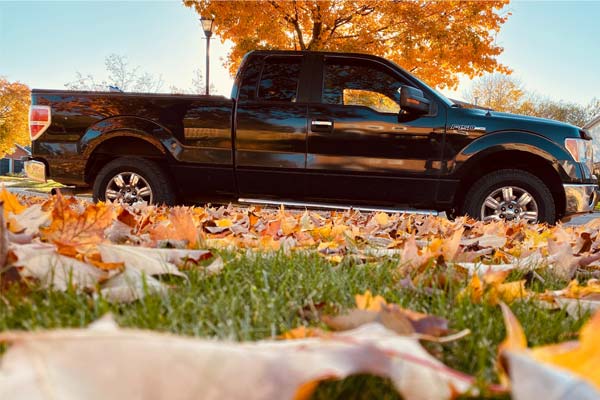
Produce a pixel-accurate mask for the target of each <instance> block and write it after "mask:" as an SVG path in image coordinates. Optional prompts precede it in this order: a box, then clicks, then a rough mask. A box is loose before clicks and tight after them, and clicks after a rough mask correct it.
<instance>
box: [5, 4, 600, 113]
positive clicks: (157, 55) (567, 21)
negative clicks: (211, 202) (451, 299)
mask: <svg viewBox="0 0 600 400" xmlns="http://www.w3.org/2000/svg"><path fill="white" fill-rule="evenodd" d="M508 10H510V11H511V12H512V14H513V15H512V16H511V17H510V18H509V20H508V22H507V23H506V24H505V25H504V27H503V28H502V31H501V32H500V34H499V35H498V37H497V42H498V43H499V44H500V45H502V46H503V47H504V48H505V52H504V53H503V54H502V55H501V56H500V60H501V61H502V62H503V63H505V64H506V65H508V66H509V67H511V68H512V69H513V70H514V74H515V76H517V77H518V78H520V79H521V80H522V82H523V83H524V84H525V85H526V86H527V88H529V89H531V90H534V91H536V92H538V93H540V94H542V95H547V96H549V97H551V98H554V99H557V100H558V99H563V100H566V101H573V102H579V103H587V102H588V101H589V100H591V99H592V98H593V97H600V1H538V2H533V1H513V2H512V3H511V4H510V6H509V7H508ZM217 17H218V16H217ZM204 43H205V41H204V36H203V33H202V31H201V29H200V27H199V23H198V16H197V14H196V13H195V12H193V11H192V10H190V9H188V8H186V7H184V6H183V5H182V4H181V2H180V1H179V0H165V1H130V2H124V1H117V2H107V1H70V2H64V1H62V2H61V1H38V2H32V1H25V0H21V1H12V2H11V1H3V0H0V75H4V76H6V77H8V79H10V80H19V81H21V82H24V83H26V84H28V85H29V86H31V87H35V88H60V89H62V88H64V83H66V82H68V81H71V80H73V79H74V78H75V73H76V71H80V72H82V73H84V74H87V73H90V74H93V75H95V76H98V77H100V78H101V77H103V76H104V75H105V73H104V63H103V61H104V58H105V57H106V56H107V55H108V54H110V53H118V54H123V55H127V56H128V58H129V61H130V63H131V64H132V65H139V66H141V68H142V69H143V70H146V71H148V72H151V73H155V74H161V75H162V77H163V79H164V81H165V85H164V90H165V91H166V90H168V87H169V86H170V85H175V86H178V87H189V86H191V80H192V75H193V70H194V69H196V68H201V69H202V70H203V69H204V46H205V44H204ZM226 51H227V46H224V45H221V44H220V42H219V40H213V42H212V48H211V55H212V56H213V63H212V64H211V77H213V79H211V81H212V83H213V84H214V85H215V87H216V89H217V92H218V93H220V94H225V95H228V94H229V90H230V85H231V78H230V77H229V75H228V73H227V71H226V70H225V68H223V67H222V62H221V61H220V60H219V57H224V55H225V54H226ZM468 86H469V82H468V80H463V83H462V84H461V87H460V88H459V90H458V96H459V97H460V93H461V92H462V91H463V90H464V89H465V88H467V87H468ZM455 95H456V94H455Z"/></svg>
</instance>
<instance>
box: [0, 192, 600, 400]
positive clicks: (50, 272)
mask: <svg viewBox="0 0 600 400" xmlns="http://www.w3.org/2000/svg"><path fill="white" fill-rule="evenodd" d="M0 202H1V203H0V284H1V285H0V287H2V286H3V285H6V284H10V283H12V281H22V282H25V283H27V284H30V283H33V284H39V285H40V287H42V288H47V289H50V290H62V291H64V290H68V289H70V288H74V289H76V290H79V291H83V292H86V293H89V294H90V295H92V296H101V297H103V298H105V299H107V300H109V301H112V302H132V301H135V300H137V299H140V298H142V297H143V296H145V295H147V294H149V293H152V294H166V293H167V292H168V291H169V290H170V289H169V287H170V286H169V285H167V284H166V283H165V281H164V280H163V279H162V278H161V276H164V275H169V276H172V277H174V278H173V279H174V280H181V282H183V284H185V282H186V281H187V279H188V275H187V273H186V271H187V270H191V269H195V270H198V271H202V273H204V274H206V276H210V275H213V274H218V273H219V272H221V271H222V269H223V268H226V265H225V262H224V261H223V259H221V257H219V255H218V253H219V252H220V251H222V250H229V251H233V252H237V253H240V252H243V253H246V254H250V255H257V256H263V255H264V254H265V253H267V252H273V251H281V252H286V253H287V252H314V253H316V254H318V255H320V256H321V257H324V258H325V259H327V260H329V261H331V263H332V264H333V265H336V264H342V265H344V263H347V264H349V265H360V264H368V263H372V262H377V261H380V260H381V259H382V258H385V259H388V260H393V262H394V263H395V264H394V266H393V267H392V268H394V273H395V276H396V277H397V280H398V284H399V285H400V286H401V287H403V288H406V289H407V290H419V291H441V290H443V289H442V287H443V283H444V282H445V281H447V280H458V281H460V282H461V284H462V285H463V286H462V287H463V289H462V290H461V291H460V293H458V295H457V298H458V299H459V300H464V301H471V302H473V303H487V304H491V305H496V304H500V305H501V306H502V307H503V310H504V315H505V318H506V326H507V330H508V335H507V339H506V341H505V343H504V344H503V345H502V347H501V349H500V354H499V360H500V365H502V367H503V368H504V369H505V370H506V371H507V373H508V374H509V375H510V377H511V378H512V379H511V380H510V382H511V384H512V390H513V395H514V396H516V398H529V397H527V396H529V395H536V396H537V393H536V392H532V391H531V387H528V386H527V383H526V382H525V383H524V379H522V378H519V376H521V374H525V373H526V372H527V371H530V373H531V374H535V376H536V378H535V379H538V381H537V382H538V384H539V382H543V381H545V380H548V381H552V380H553V379H554V384H555V387H551V386H550V385H549V386H548V387H547V389H548V390H549V391H550V390H557V391H560V390H561V388H562V389H564V388H566V387H569V385H576V386H575V387H576V389H575V390H577V392H576V393H578V394H579V393H581V396H582V397H581V398H584V397H583V396H588V395H590V396H591V395H597V394H598V393H597V390H598V389H599V388H600V377H599V376H598V372H597V371H598V369H597V368H596V369H594V368H592V367H591V365H592V364H594V363H595V364H594V365H597V362H599V361H600V359H598V351H597V348H598V346H597V345H596V344H597V343H596V342H597V340H595V339H594V335H593V334H592V332H593V330H597V329H598V328H599V327H600V325H599V321H600V312H599V313H596V315H595V317H594V318H593V319H592V320H590V322H589V323H588V325H586V327H584V329H583V330H582V332H581V336H580V340H579V341H578V342H572V343H566V344H560V345H555V346H545V347H536V348H533V349H527V346H526V339H525V336H524V333H523V331H522V329H521V328H520V325H519V324H518V322H517V321H516V318H515V317H514V316H512V314H511V313H510V310H509V309H508V307H507V306H505V305H504V304H505V303H511V302H514V301H518V300H522V299H527V300H531V301H535V302H537V303H538V304H540V305H542V306H543V307H547V308H566V310H567V311H568V312H569V313H571V314H573V315H579V314H581V313H582V312H587V311H590V310H591V311H593V310H595V309H597V308H600V281H599V280H598V278H600V220H593V221H591V222H589V223H588V224H586V225H583V226H577V227H575V226H563V225H560V224H558V225H556V226H553V227H549V226H547V225H543V224H539V225H532V224H527V223H525V222H522V223H504V222H485V223H484V222H478V221H475V220H472V219H469V218H466V217H460V218H456V219H455V220H448V219H445V218H439V217H432V216H412V215H400V214H386V213H383V212H375V213H361V212H359V211H355V210H348V211H343V212H334V211H329V212H324V211H309V210H286V209H284V208H283V207H282V208H279V209H275V208H260V207H237V206H233V205H230V206H223V207H210V206H207V207H171V208H169V207H157V206H145V205H136V206H126V205H119V204H111V203H97V204H92V203H89V202H85V201H81V200H77V199H75V198H66V197H64V196H62V195H61V194H60V193H59V194H57V195H55V196H52V197H48V198H26V197H16V196H14V195H13V194H11V193H9V192H8V191H6V190H4V189H3V190H2V191H1V192H0ZM514 277H516V278H514ZM544 279H558V280H563V281H570V283H569V284H568V285H567V286H566V287H564V288H563V289H561V290H546V291H545V292H536V291H534V290H533V289H532V288H531V287H532V286H531V285H530V282H531V281H532V280H533V281H535V280H539V281H540V282H542V281H543V280H544ZM580 282H581V283H580ZM312 318H313V319H314V321H315V322H316V324H315V325H314V326H311V327H309V326H300V327H298V328H296V329H293V330H291V331H288V332H285V333H283V334H282V335H281V336H280V339H293V340H266V341H261V342H256V343H246V344H239V343H229V342H217V341H208V340H200V339H187V338H181V337H176V336H172V335H163V334H158V333H151V332H144V331H136V330H121V329H119V328H118V327H116V325H115V324H114V323H112V322H106V321H103V322H99V323H97V324H95V325H94V326H93V327H91V328H90V329H87V330H59V331H49V332H38V333H25V332H4V333H0V341H4V342H8V343H11V346H10V347H9V350H8V351H7V353H6V354H5V356H4V357H3V362H2V364H1V365H2V369H0V398H11V399H21V398H22V399H46V398H83V397H86V398H133V397H136V396H139V395H140V393H146V394H147V396H143V397H144V398H181V399H187V398H206V399H211V398H215V399H221V398H232V399H234V398H240V399H241V398H244V399H252V398H255V399H279V398H307V397H308V396H310V394H311V393H312V392H313V390H314V389H315V388H316V385H317V384H318V382H320V381H323V380H326V379H339V378H343V377H346V376H348V375H351V374H356V373H370V374H375V375H380V376H385V377H388V378H390V380H391V381H392V382H393V384H394V386H395V387H396V389H397V390H398V392H399V393H400V394H401V395H402V396H404V397H405V398H408V399H445V398H451V397H454V396H456V395H458V394H476V391H475V389H474V387H475V378H473V377H471V376H467V375H465V374H462V373H460V372H458V371H455V370H452V369H451V368H449V367H447V366H446V365H444V364H443V363H441V362H440V361H439V360H437V359H436V358H435V357H434V356H432V355H431V354H429V353H428V352H427V351H426V350H425V348H424V347H422V346H421V343H420V341H423V340H425V341H430V342H435V343H445V342H448V341H455V340H460V339H461V338H462V337H464V336H465V335H468V334H469V332H468V331H460V332H456V331H455V330H453V329H452V327H451V326H449V323H448V321H447V320H445V319H443V318H439V317H436V316H432V315H428V314H423V313H419V312H415V311H412V310H408V309H405V308H402V307H400V306H399V305H397V304H390V303H388V302H386V301H385V299H384V298H383V297H381V296H378V295H373V294H372V293H371V292H369V291H367V292H365V293H364V294H358V295H356V307H355V308H353V309H351V310H348V311H347V312H342V313H336V312H334V313H331V315H330V314H326V313H324V312H323V313H321V312H316V313H315V315H313V316H312ZM317 325H318V327H317ZM592 349H593V351H592ZM582 352H586V355H585V357H584V356H583V355H582ZM588 353H589V354H588ZM588 357H589V358H588ZM106 359H112V360H116V361H115V362H111V368H106V364H105V360H106ZM42 360H43V361H42ZM173 360H177V362H176V363H173ZM223 360H227V362H223ZM532 365H533V366H532ZM150 369H152V371H150ZM556 369H557V370H556ZM157 370H158V371H163V372H164V374H167V375H168V377H169V378H168V379H167V378H165V379H148V377H149V376H151V375H152V374H155V373H156V371H157ZM565 370H567V371H570V372H567V373H565V372H564V371H565ZM557 371H558V372H557ZM161 374H162V372H161ZM167 375H165V376H167ZM231 376H235V377H236V384H235V385H231V384H228V382H229V381H230V379H231ZM556 377H558V378H556ZM555 378H556V379H555ZM77 382H85V385H78V384H76V383H77ZM119 382H127V383H126V384H121V383H119ZM255 382H261V385H259V386H257V385H252V384H253V383H255ZM573 382H576V383H573ZM251 385H252V386H253V387H254V388H255V390H253V391H252V392H248V391H247V390H246V389H247V387H250V386H251ZM100 388H102V390H101V389H100ZM505 389H506V386H505V387H500V388H498V387H493V386H490V387H489V390H492V391H494V390H496V391H502V390H505ZM98 393H99V394H98ZM548 393H550V392H548ZM553 393H554V392H553ZM563 393H565V392H563ZM93 394H98V395H97V396H96V397H94V395H93ZM175 394H176V395H175ZM294 396H295V397H294ZM548 398H555V397H551V396H550V394H548ZM565 398H566V397H565ZM590 398H591V397H590Z"/></svg>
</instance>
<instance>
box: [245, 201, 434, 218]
mask: <svg viewBox="0 0 600 400" xmlns="http://www.w3.org/2000/svg"><path fill="white" fill-rule="evenodd" d="M238 202H239V203H242V204H261V205H268V206H277V207H279V206H282V205H283V206H286V207H292V208H315V209H322V210H359V211H365V212H373V211H381V212H386V213H392V214H393V213H400V214H417V215H439V212H438V211H435V210H415V209H403V208H384V207H360V206H344V205H337V204H327V203H306V202H301V201H280V200H265V199H244V198H240V199H238Z"/></svg>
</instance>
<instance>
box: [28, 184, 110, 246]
mask: <svg viewBox="0 0 600 400" xmlns="http://www.w3.org/2000/svg"><path fill="white" fill-rule="evenodd" d="M55 197H56V200H55V201H54V209H53V210H52V222H51V223H50V226H48V227H46V228H40V232H41V233H42V238H43V239H44V240H47V241H49V242H52V243H55V244H56V245H57V246H58V248H59V252H60V253H61V254H65V255H69V256H74V255H75V254H77V253H82V254H85V253H87V252H93V251H95V247H96V245H98V244H99V243H101V242H102V241H103V240H104V230H105V229H106V228H107V227H109V226H110V225H111V224H112V222H113V219H114V217H115V212H114V207H113V206H112V205H109V204H105V203H97V204H87V205H86V206H85V209H84V210H83V212H79V211H78V210H76V209H75V207H74V206H75V205H77V202H76V200H74V199H73V198H71V199H65V198H64V197H63V196H62V195H61V194H60V193H59V194H57V195H56V196H55Z"/></svg>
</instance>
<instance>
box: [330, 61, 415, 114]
mask: <svg viewBox="0 0 600 400" xmlns="http://www.w3.org/2000/svg"><path fill="white" fill-rule="evenodd" d="M403 84H404V83H403V82H401V81H400V79H399V78H398V77H396V76H394V75H393V74H392V73H391V71H388V70H387V69H386V68H385V67H384V66H381V65H379V64H377V63H374V62H369V61H364V60H357V61H354V60H347V61H338V60H335V59H329V60H326V64H325V71H324V79H323V97H322V102H323V103H325V104H340V105H347V106H350V105H356V106H365V107H369V108H372V109H373V110H375V111H378V112H381V113H393V114H397V113H399V112H400V93H399V92H398V89H399V88H400V87H401V86H402V85H403Z"/></svg>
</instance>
